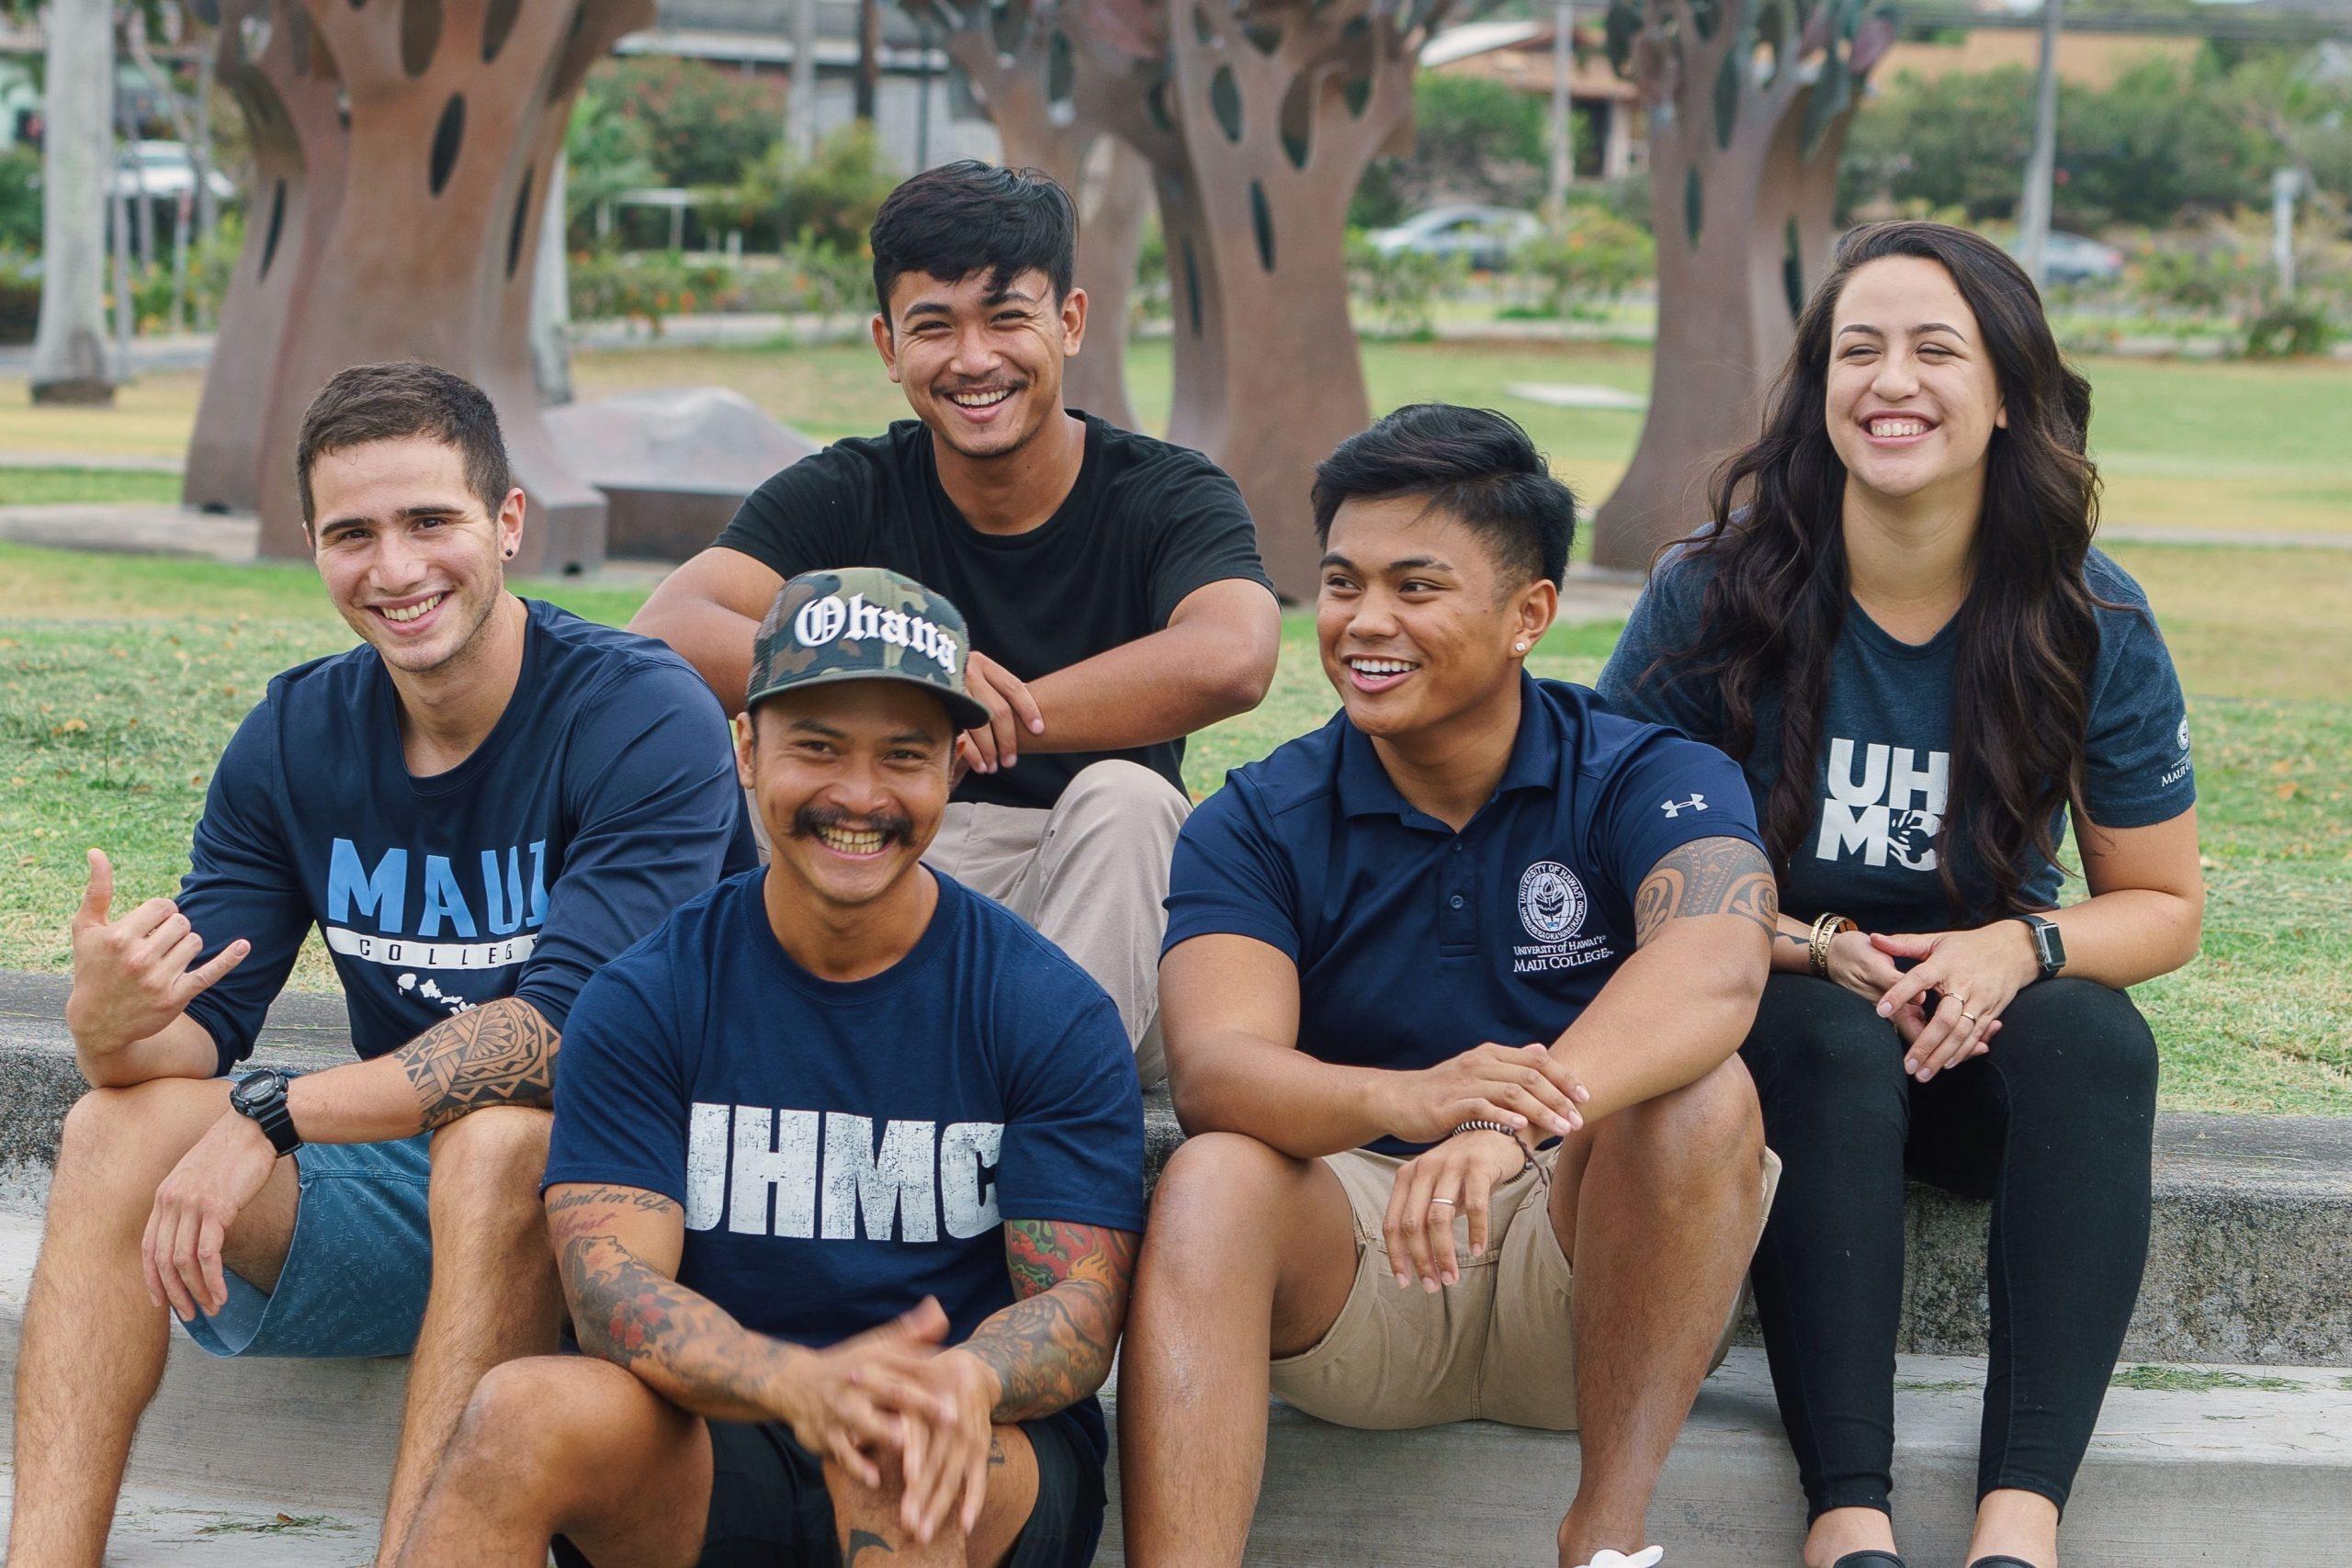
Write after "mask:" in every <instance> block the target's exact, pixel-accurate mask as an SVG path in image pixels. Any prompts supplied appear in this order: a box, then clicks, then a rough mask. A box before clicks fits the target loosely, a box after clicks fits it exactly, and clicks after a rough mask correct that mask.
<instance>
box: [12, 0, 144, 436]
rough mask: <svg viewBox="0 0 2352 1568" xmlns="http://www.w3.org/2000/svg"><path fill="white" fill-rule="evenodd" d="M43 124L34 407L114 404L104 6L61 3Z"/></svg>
mask: <svg viewBox="0 0 2352 1568" xmlns="http://www.w3.org/2000/svg"><path fill="white" fill-rule="evenodd" d="M45 26H46V28H47V29H48V35H49V36H48V50H49V58H48V76H47V82H48V87H47V91H46V92H45V93H44V95H43V102H42V110H41V119H42V124H43V127H44V129H43V131H42V136H41V197H40V199H41V242H40V243H41V279H40V327H39V328H38V329H37V332H36V335H35V337H34V339H33V365H32V375H31V378H30V380H31V391H32V400H33V401H35V402H37V403H110V402H112V401H113V400H114V389H115V383H116V381H117V380H119V378H120V377H121V374H122V371H123V368H124V367H123V366H121V365H120V364H118V363H115V362H114V361H113V356H112V355H110V354H109V353H108V352H107V326H106V276H107V254H106V244H107V242H106V230H107V194H108V192H110V191H111V190H112V189H113V187H114V179H115V167H114V164H115V159H114V17H113V16H112V15H111V7H110V6H108V4H107V0H54V3H53V4H51V6H50V7H49V11H48V14H47V17H46V18H45Z"/></svg>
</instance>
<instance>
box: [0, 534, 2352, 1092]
mask: <svg viewBox="0 0 2352 1568" xmlns="http://www.w3.org/2000/svg"><path fill="white" fill-rule="evenodd" d="M2114 553H2115V554H2116V556H2117V557H2118V558H2119V559H2120V560H2121V561H2122V562H2123V564H2124V565H2125V566H2126V567H2127V569H2129V570H2131V571H2132V572H2133V573H2134V574H2135V575H2136V576H2138V577H2139V579H2140V580H2141V581H2142V582H2143V584H2144V585H2145V586H2146V587H2147V589H2148V591H2149V593H2150V596H2151V598H2152V599H2153V601H2154V604H2155V606H2156V609H2157V612H2158V614H2159V615H2160V616H2161V617H2162V619H2163V623H2164V626H2165V634H2166V637H2167V639H2168V640H2169V642H2170V644H2171V646H2172V648H2173V649H2174V652H2175V655H2176V658H2177V660H2178V662H2179V664H2180V667H2181V671H2182V677H2183V681H2184V683H2185V684H2186V685H2187V687H2188V692H2189V694H2190V709H2191V713H2192V715H2193V722H2194V724H2195V727H2196V736H2197V761H2198V775H2199V781H2200V784H2201V785H2202V788H2201V790H2200V794H2201V796H2202V799H2201V802H2200V806H2199V813H2200V819H2201V823H2202V829H2203V840H2204V852H2205V855H2206V859H2207V878H2208V887H2209V890H2210V902H2209V906H2208V913H2207V918H2206V935H2205V950H2204V954H2203V956H2202V957H2200V958H2199V960H2198V961H2197V962H2196V963H2195V964H2191V965H2190V966H2189V967H2188V969H2186V970H2184V971H2182V972H2181V973H2179V974H2177V975H2173V976H2165V978H2163V979H2161V980H2158V981H2155V982H2153V983H2151V984H2150V985H2148V986H2146V987H2143V988H2142V989H2141V990H2140V992H2139V993H2138V995H2139V997H2140V1000H2141V1002H2142V1004H2143V1007H2145V1008H2146V1010H2147V1011H2148V1013H2149V1015H2150V1017H2151V1019H2152V1021H2154V1025H2155V1029H2156V1034H2157V1038H2158V1039H2159V1040H2160V1041H2161V1042H2162V1043H2163V1044H2164V1049H2165V1063H2166V1076H2165V1091H2164V1094H2165V1104H2166V1105H2167V1106H2169V1107H2172V1108H2176V1109H2184V1110H2249V1111H2325V1112H2331V1113H2338V1114H2352V819H2347V814H2346V788H2347V773H2346V768H2345V765H2344V759H2345V758H2346V756H2347V755H2352V697H2347V695H2346V692H2347V688H2352V551H2334V550H2324V551H2319V550H2312V551H2285V550H2275V549H2251V548H2216V547H2184V546H2145V545H2134V546H2122V547H2117V548H2116V550H2115V552H2114ZM0 585H5V587H6V597H5V601H0V603H5V604H6V607H7V615H6V618H0V784H5V785H6V788H5V790H0V846H5V848H0V857H5V858H0V966H6V967H12V968H31V969H44V970H62V969H64V968H66V967H67V966H68V953H67V949H66V942H65V935H64V930H65V922H66V919H67V917H68V916H69V914H70V913H71V911H72V909H73V907H74V902H75V900H76V899H77V898H78V897H79V894H80V889H81V886H82V879H83V865H82V852H83V850H84V848H85V846H88V845H91V844H97V845H100V846H102V847H104V848H106V849H107V851H108V852H110V853H112V854H113V855H114V857H115V861H116V864H117V866H118V868H119V879H120V882H119V897H120V898H122V899H124V900H132V899H137V898H141V897H149V896H151V895H153V894H157V893H164V892H168V891H170V889H171V888H172V886H174V884H175V880H176V878H177V877H178V875H179V874H180V873H181V872H182V871H183V870H184V869H185V868H186V865H187V836H188V830H189V827H190V825H191V824H192V822H193V821H194V819H195V818H196V815H197V813H198V810H199V808H200V807H201V805H202V802H203V789H204V784H205V781H206V779H207V778H208V777H209V773H210V770H211V768H212V766H213V762H214V760H215V759H216V757H217V756H218V755H219V752H220V748H221V746H222V745H223V744H224V743H225V742H226V740H227V739H228V737H229V734H230V732H231V731H232V729H233V728H235V726H236V724H237V721H238V720H239V719H240V718H241V717H242V716H243V715H244V713H245V712H246V711H247V710H248V709H249V708H250V707H251V706H252V705H254V702H256V701H257V700H258V699H259V698H260V696H261V694H262V690H263V687H264V686H265V684H266V682H267V681H268V679H269V677H270V676H271V675H272V674H273V673H275V672H276V671H279V670H282V669H284V668H286V667H287V666H288V665H289V664H293V663H295V662H298V661H299V660H304V659H309V658H313V657H316V656H317V655H320V654H322V653H328V652H333V651H334V650H336V649H342V648H345V647H348V646H349V645H350V643H351V640H352V639H351V637H350V635H349V633H348V632H347V631H346V630H345V628H344V626H343V625H342V623H341V622H340V621H338V620H336V619H335V618H334V615H333V614H332V613H331V612H330V611H329V610H328V609H327V607H326V604H325V602H324V600H323V599H322V596H321V594H320V592H319V589H318V585H317V581H316V579H315V578H314V577H313V576H312V575H311V572H310V571H309V570H308V569H307V568H304V567H301V566H299V565H283V564H270V565H261V566H253V567H227V566H213V565H208V564H201V563H195V562H189V561H184V560H164V559H155V558H135V557H120V556H87V555H74V554H68V553H64V552H60V551H51V550H40V549H35V548H31V547H24V546H9V545H5V544H0ZM524 587H525V591H526V592H534V593H540V594H543V595H544V596H546V597H549V598H552V599H554V600H556V601H557V602H558V603H560V604H565V605H567V606H569V607H571V608H572V609H574V610H577V611H579V612H580V613H582V614H583V615H592V616H594V617H596V618H598V619H601V620H605V621H611V622H615V623H617V622H620V621H623V620H626V619H627V618H628V615H629V614H630V613H631V612H632V611H633V610H634V609H635V608H636V606H637V604H639V602H640V601H641V600H642V598H643V592H642V591H641V590H621V589H610V588H583V587H580V586H577V585H571V584H565V583H540V584H526V585H524ZM1616 631H1617V628H1616V627H1615V626H1575V627H1564V628H1560V629H1557V630H1555V632H1554V634H1553V635H1552V637H1549V638H1547V639H1546V641H1545V642H1544V646H1543V647H1542V648H1541V649H1539V650H1538V652H1537V655H1536V657H1535V660H1534V661H1533V662H1534V665H1535V668H1536V669H1537V671H1538V672H1539V673H1543V674H1547V675H1558V676H1566V677H1567V678H1570V679H1576V680H1584V681H1589V680H1591V679H1592V678H1593V677H1594V676H1595V675H1596V674H1597V673H1598V672H1599V670H1600V663H1601V660H1603V659H1604V658H1606V657H1607V654H1608V651H1609V649H1610V648H1611V645H1612V643H1613V641H1614V639H1615V637H1616ZM1333 705H1334V704H1333V698H1332V696H1331V694H1330V692H1329V688H1328V687H1327V686H1326V685H1325V683H1324V682H1323V678H1322V675H1321V673H1320V671H1319V670H1318V669H1317V663H1316V660H1315V656H1314V648H1313V641H1312V636H1311V629H1310V627H1309V626H1308V624H1307V622H1306V618H1305V617H1304V616H1301V615H1293V616H1292V617H1291V618H1290V620H1289V621H1288V623H1287V624H1286V626H1285V631H1284V644H1283V660H1282V664H1281V667H1280V669H1279V671H1278V672H1277V675H1276V678H1275V683H1274V688H1273V691H1272V694H1270V696H1269V697H1268V699H1267V701H1266V703H1265V704H1264V705H1262V706H1261V707H1260V708H1259V709H1258V710H1257V711H1256V712H1254V713H1251V714H1249V715H1246V716H1242V717H1239V718H1236V719H1232V720H1229V721H1227V723H1225V724H1221V725H1218V726H1216V728H1213V729H1211V730H1209V731H1208V732H1206V733H1205V734H1204V735H1202V736H1200V737H1199V738H1197V739H1195V741H1194V742H1193V746H1192V748H1191V750H1190V752H1189V754H1188V757H1187V761H1186V773H1187V778H1188V782H1189V783H1190V784H1191V785H1192V787H1193V791H1194V792H1195V793H1196V794H1200V793H1205V792H1206V791H1208V790H1211V789H1214V788H1215V787H1216V784H1217V782H1218V780H1219V779H1220V778H1221V777H1222V776H1223V773H1224V771H1225V770H1226V769H1227V768H1228V767H1230V766H1233V765H1234V764H1236V763H1238V762H1242V761H1249V760H1250V759H1251V758H1254V757H1258V756H1261V755H1262V754H1264V753H1265V752H1266V751H1267V750H1271V749H1272V747H1273V746H1275V745H1278V744H1279V743H1281V742H1282V741H1283V740H1284V739H1289V738H1290V737H1291V736H1294V735H1296V734H1298V733H1300V732H1301V731H1303V730H1306V729H1307V728H1311V727H1313V726H1314V725H1316V724H1318V723H1320V722H1321V721H1322V720H1323V719H1324V718H1325V717H1327V716H1329V713H1330V711H1331V709H1332V707H1333ZM297 984H300V985H307V986H311V987H330V986H332V984H333V980H332V976H331V974H330V972H329V971H328V970H327V969H326V967H325V965H324V964H323V962H322V960H321V959H320V958H319V957H318V956H317V955H316V954H315V953H314V954H313V955H312V956H311V958H309V959H307V960H306V961H305V962H304V964H302V965H301V966H300V968H298V970H297Z"/></svg>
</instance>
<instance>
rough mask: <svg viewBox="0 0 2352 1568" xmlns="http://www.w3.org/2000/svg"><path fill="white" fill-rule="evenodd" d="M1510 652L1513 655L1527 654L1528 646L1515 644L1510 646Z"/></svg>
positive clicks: (1521, 643)
mask: <svg viewBox="0 0 2352 1568" xmlns="http://www.w3.org/2000/svg"><path fill="white" fill-rule="evenodd" d="M1510 650H1511V651H1512V652H1513V653H1525V652H1526V651H1527V645H1526V644H1525V643H1523V642H1515V643H1512V644H1511V645H1510Z"/></svg>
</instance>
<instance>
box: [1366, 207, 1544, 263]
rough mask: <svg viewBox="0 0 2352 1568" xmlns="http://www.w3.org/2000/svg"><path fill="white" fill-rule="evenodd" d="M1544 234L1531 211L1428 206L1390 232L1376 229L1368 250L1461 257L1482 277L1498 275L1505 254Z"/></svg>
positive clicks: (1505, 257) (1392, 253) (1381, 252)
mask: <svg viewBox="0 0 2352 1568" xmlns="http://www.w3.org/2000/svg"><path fill="white" fill-rule="evenodd" d="M1543 231H1544V225H1543V224H1542V223H1541V222H1540V221H1539V220H1537V219H1536V216H1535V214H1533V213H1532V212H1521V211H1520V210H1518V209H1516V208H1510V207H1469V206H1451V207H1432V208H1429V209H1425V210H1423V211H1420V212H1416V213H1414V214H1413V215H1412V216H1411V217H1410V218H1408V219H1406V220H1405V221H1403V222H1402V223H1399V224H1397V226H1396V227H1395V228H1393V229H1376V230H1374V231H1373V234H1372V243H1373V247H1374V249H1375V250H1377V251H1378V252H1379V253H1380V254H1382V255H1384V256H1389V255H1395V254H1397V252H1399V251H1412V252H1414V253H1416V254H1420V255H1427V256H1461V257H1464V259H1466V260H1467V261H1468V262H1469V264H1470V265H1472V266H1473V267H1476V268H1477V269H1479V270H1480V271H1483V272H1500V271H1501V270H1502V269H1503V268H1504V267H1506V266H1508V265H1510V255H1511V253H1512V252H1513V251H1515V250H1517V249H1518V248H1519V247H1520V246H1521V245H1523V244H1525V243H1527V242H1528V241H1530V240H1532V239H1533V238H1535V237H1536V236H1537V235H1538V234H1541V233H1542V232H1543Z"/></svg>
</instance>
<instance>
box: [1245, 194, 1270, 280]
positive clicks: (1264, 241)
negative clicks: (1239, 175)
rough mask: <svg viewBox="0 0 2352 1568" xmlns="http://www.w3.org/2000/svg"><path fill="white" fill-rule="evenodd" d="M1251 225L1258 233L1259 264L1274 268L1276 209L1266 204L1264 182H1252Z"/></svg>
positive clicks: (1267, 268)
mask: <svg viewBox="0 0 2352 1568" xmlns="http://www.w3.org/2000/svg"><path fill="white" fill-rule="evenodd" d="M1250 228H1252V229H1254V230H1256V231H1257V233H1258V265H1260V266H1262V267H1264V268H1265V269H1266V270H1267V271H1268V272H1272V271H1273V270H1274V209H1272V208H1271V207H1269V206H1268V205H1267V204H1266V187H1265V185H1264V184H1263V182H1261V181H1259V180H1251V181H1250Z"/></svg>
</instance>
